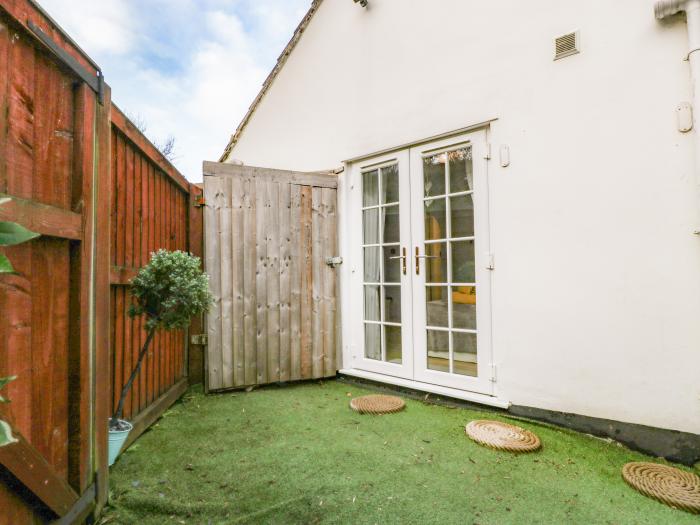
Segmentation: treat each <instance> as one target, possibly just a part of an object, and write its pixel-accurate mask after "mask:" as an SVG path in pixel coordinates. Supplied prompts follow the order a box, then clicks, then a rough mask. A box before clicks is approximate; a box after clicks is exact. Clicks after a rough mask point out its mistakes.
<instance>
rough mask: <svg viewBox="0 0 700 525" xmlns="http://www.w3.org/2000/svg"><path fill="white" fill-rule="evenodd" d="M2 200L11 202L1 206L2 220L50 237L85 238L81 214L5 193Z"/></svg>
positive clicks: (1, 195)
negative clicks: (6, 199) (5, 199)
mask: <svg viewBox="0 0 700 525" xmlns="http://www.w3.org/2000/svg"><path fill="white" fill-rule="evenodd" d="M2 198H9V199H11V200H10V201H9V202H6V203H5V204H3V205H2V206H0V220H3V221H11V222H16V223H18V224H21V225H22V226H24V227H25V228H28V229H30V230H32V231H35V232H37V233H40V234H42V235H46V236H50V237H59V238H61V239H71V240H75V241H79V240H81V239H82V238H83V225H82V217H81V215H80V214H79V213H73V212H72V211H70V210H67V209H63V208H58V207H56V206H51V205H48V204H40V203H38V202H36V201H33V200H28V199H22V198H20V197H15V196H12V195H7V194H4V193H3V194H0V199H2Z"/></svg>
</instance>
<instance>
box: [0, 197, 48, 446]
mask: <svg viewBox="0 0 700 525" xmlns="http://www.w3.org/2000/svg"><path fill="white" fill-rule="evenodd" d="M10 200H11V199H9V198H7V197H5V198H2V199H0V205H2V204H6V203H8V202H10ZM38 236H39V234H38V233H34V232H32V231H29V230H28V229H27V228H25V227H23V226H20V225H19V224H15V223H14V222H2V221H0V246H14V245H15V244H21V243H23V242H27V241H31V240H32V239H34V238H36V237H38ZM14 271H15V270H14V268H13V267H12V264H10V260H9V259H8V258H7V256H6V255H5V254H2V253H0V274H2V273H14ZM15 379H16V377H15V376H11V377H0V389H2V388H3V387H4V386H5V385H7V383H9V382H10V381H14V380H15ZM9 402H10V401H9V399H7V398H5V397H3V396H2V395H0V403H9ZM16 441H17V440H16V439H15V438H14V437H13V436H12V430H11V428H10V425H9V424H8V423H7V422H6V421H3V420H2V419H0V447H3V446H5V445H9V444H10V443H15V442H16Z"/></svg>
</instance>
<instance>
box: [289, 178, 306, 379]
mask: <svg viewBox="0 0 700 525" xmlns="http://www.w3.org/2000/svg"><path fill="white" fill-rule="evenodd" d="M289 192H290V209H289V224H290V226H291V230H290V243H289V244H290V261H289V302H290V306H289V318H290V319H289V337H290V348H289V367H290V379H291V380H292V381H295V380H298V379H301V275H302V265H303V260H302V253H303V251H302V243H301V186H299V185H298V184H290V185H289Z"/></svg>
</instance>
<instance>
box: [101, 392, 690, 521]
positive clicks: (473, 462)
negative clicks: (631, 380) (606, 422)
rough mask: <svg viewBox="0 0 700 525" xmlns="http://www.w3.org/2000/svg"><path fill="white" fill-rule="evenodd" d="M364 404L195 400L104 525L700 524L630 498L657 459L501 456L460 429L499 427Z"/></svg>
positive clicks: (128, 468)
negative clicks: (634, 482) (634, 478)
mask: <svg viewBox="0 0 700 525" xmlns="http://www.w3.org/2000/svg"><path fill="white" fill-rule="evenodd" d="M367 393H371V391H370V390H367V389H364V388H360V387H357V386H355V385H351V384H347V383H343V382H340V381H330V382H325V383H320V384H315V383H313V384H301V385H297V386H287V387H268V388H266V389H262V390H256V391H253V392H250V393H232V394H221V395H214V396H204V395H203V394H201V393H200V392H199V391H198V390H191V391H190V392H188V394H187V395H186V396H185V397H184V398H183V400H182V401H181V402H180V403H178V404H177V405H175V406H174V407H173V408H172V409H170V410H169V411H168V412H167V413H166V414H165V416H164V418H163V419H161V420H160V421H159V422H158V423H157V424H156V425H155V426H154V427H153V429H152V430H151V431H149V432H147V433H146V434H144V435H143V436H142V437H141V438H140V439H139V440H138V441H137V442H136V443H135V444H134V445H133V446H132V447H131V448H130V449H129V450H128V451H127V452H126V453H124V454H123V455H122V457H121V458H120V459H119V460H118V462H117V464H116V465H115V466H114V467H113V468H112V471H111V503H110V507H109V508H108V509H107V511H106V513H105V515H104V517H103V523H112V524H116V523H124V524H136V523H137V524H140V525H146V524H159V525H160V524H165V523H192V524H196V523H203V524H207V525H210V524H211V525H215V524H224V523H226V524H228V523H279V524H293V523H300V524H302V523H303V524H313V523H343V524H345V523H348V524H349V523H352V524H365V523H366V524H374V523H379V524H384V523H397V524H410V523H416V524H427V523H440V524H449V523H455V524H460V525H462V524H474V523H478V524H482V525H486V524H498V525H504V524H509V523H552V524H555V523H556V524H577V523H581V524H587V525H590V524H598V523H601V524H627V523H630V524H632V523H634V524H645V523H649V524H655V525H658V524H674V525H676V524H678V525H682V524H686V523H688V524H690V523H693V524H695V525H697V524H698V522H699V519H698V517H697V516H693V515H691V514H687V513H685V512H683V511H679V510H674V509H671V508H668V507H666V506H664V505H663V504H660V503H657V502H656V501H653V500H650V499H648V498H646V497H644V496H642V495H640V494H638V493H636V492H635V491H633V490H632V489H631V488H629V487H628V486H627V485H626V484H625V482H624V481H623V480H622V477H621V475H620V469H621V467H622V466H623V465H624V464H625V463H626V462H627V461H640V460H641V461H645V460H646V461H648V460H649V458H648V457H646V456H644V455H642V454H638V453H636V452H632V451H630V450H628V449H626V448H623V447H621V446H620V445H618V444H616V443H610V442H607V441H603V440H599V439H595V438H592V437H589V436H585V435H582V434H577V433H575V432H570V431H567V430H563V429H559V428H554V427H550V426H546V425H540V424H536V423H528V422H522V421H518V422H517V424H518V425H520V426H523V427H525V428H528V429H529V430H532V431H534V432H536V433H537V434H538V435H539V436H540V438H541V439H542V442H543V444H544V447H543V449H542V450H541V451H540V452H537V453H533V454H525V455H514V454H510V453H505V452H496V451H493V450H490V449H486V448H483V447H481V446H479V445H477V444H475V443H473V442H472V441H470V440H469V439H468V438H467V437H466V436H465V433H464V425H465V424H466V423H467V422H468V421H469V420H471V419H476V418H485V417H487V418H491V419H500V420H504V421H508V419H507V418H504V417H502V416H501V415H498V414H496V413H490V412H488V411H477V410H465V409H461V408H448V407H444V406H436V405H430V404H425V403H422V402H420V401H413V400H407V407H406V410H405V411H404V412H401V413H398V414H392V415H387V416H362V415H359V414H357V413H355V412H353V411H351V410H350V408H349V407H348V404H349V401H350V396H351V395H352V396H359V395H364V394H367ZM511 422H512V421H511ZM696 471H697V469H696Z"/></svg>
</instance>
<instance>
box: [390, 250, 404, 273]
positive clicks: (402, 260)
mask: <svg viewBox="0 0 700 525" xmlns="http://www.w3.org/2000/svg"><path fill="white" fill-rule="evenodd" d="M401 252H402V253H403V255H396V256H394V257H389V260H395V259H401V270H402V271H403V274H404V275H406V259H408V256H407V255H406V248H402V249H401Z"/></svg>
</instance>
